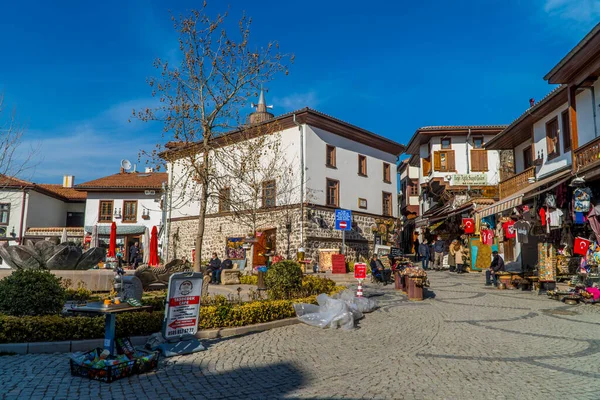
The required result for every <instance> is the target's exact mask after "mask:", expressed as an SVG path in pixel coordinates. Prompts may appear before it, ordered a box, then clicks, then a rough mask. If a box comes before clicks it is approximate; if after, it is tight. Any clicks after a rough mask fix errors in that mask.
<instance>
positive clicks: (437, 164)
mask: <svg viewBox="0 0 600 400" xmlns="http://www.w3.org/2000/svg"><path fill="white" fill-rule="evenodd" d="M441 169H442V162H441V160H440V152H439V151H434V152H433V170H434V171H439V170H441Z"/></svg>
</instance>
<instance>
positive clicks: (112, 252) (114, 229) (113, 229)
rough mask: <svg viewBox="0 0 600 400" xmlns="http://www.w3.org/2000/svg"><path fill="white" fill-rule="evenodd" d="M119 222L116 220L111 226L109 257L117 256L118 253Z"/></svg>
mask: <svg viewBox="0 0 600 400" xmlns="http://www.w3.org/2000/svg"><path fill="white" fill-rule="evenodd" d="M116 250H117V224H115V223H114V222H113V223H112V225H111V226H110V240H109V242H108V254H107V256H108V257H115V256H116V255H117V251H116Z"/></svg>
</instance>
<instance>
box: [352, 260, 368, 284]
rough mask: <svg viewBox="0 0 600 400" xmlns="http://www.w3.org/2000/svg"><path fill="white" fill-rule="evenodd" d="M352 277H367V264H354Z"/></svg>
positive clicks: (359, 278)
mask: <svg viewBox="0 0 600 400" xmlns="http://www.w3.org/2000/svg"><path fill="white" fill-rule="evenodd" d="M354 278H355V279H358V280H361V279H367V264H364V263H356V264H354Z"/></svg>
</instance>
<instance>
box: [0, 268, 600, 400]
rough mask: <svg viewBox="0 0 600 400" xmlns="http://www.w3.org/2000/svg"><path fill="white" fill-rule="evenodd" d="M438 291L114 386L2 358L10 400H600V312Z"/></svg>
mask: <svg viewBox="0 0 600 400" xmlns="http://www.w3.org/2000/svg"><path fill="white" fill-rule="evenodd" d="M430 281H431V291H430V297H429V298H427V299H426V300H425V301H423V302H416V303H415V302H409V301H407V300H406V297H404V296H403V295H401V294H398V293H397V292H395V291H394V290H393V289H392V288H391V287H386V288H382V287H373V286H372V285H367V288H366V293H367V295H369V296H375V297H376V298H377V299H378V300H379V302H380V305H381V308H380V309H379V310H378V311H376V312H373V313H371V314H368V315H367V316H366V317H365V318H364V319H363V320H362V321H361V322H360V324H359V329H356V330H354V331H350V332H345V331H331V330H319V329H317V328H312V327H310V326H306V325H294V326H289V327H285V328H279V329H274V330H271V331H267V332H262V333H256V334H252V335H247V336H243V337H238V338H230V339H227V340H218V341H212V342H206V343H205V344H206V345H207V347H208V349H207V351H204V352H201V353H198V354H195V355H191V356H182V357H175V358H171V359H169V360H168V361H166V362H163V363H161V366H160V369H159V371H158V372H156V373H152V374H147V375H142V376H137V377H134V378H131V379H125V380H121V381H117V382H115V383H112V384H102V383H99V382H93V381H89V380H86V379H81V378H73V377H71V376H70V374H69V370H68V357H67V355H60V354H56V355H27V356H4V357H0V393H2V396H0V398H16V399H27V398H73V399H86V398H94V399H98V398H101V399H107V398H128V399H135V398H144V399H147V398H150V399H155V398H165V399H166V398H176V399H188V398H210V399H216V398H231V399H246V398H254V399H263V398H308V399H325V398H333V399H337V398H350V399H359V398H369V399H370V398H376V399H517V398H518V399H544V398H567V397H568V398H572V399H599V398H600V389H599V388H598V386H597V384H596V383H597V382H598V381H597V379H598V378H600V372H599V371H598V365H597V363H598V359H599V353H600V334H599V332H600V306H591V305H580V306H565V305H563V304H562V303H559V302H556V301H553V300H549V299H548V298H547V297H546V296H538V295H536V294H535V293H531V292H520V291H509V290H505V291H499V290H495V289H488V288H485V287H484V286H483V285H482V283H483V278H482V277H481V276H479V275H475V274H473V275H463V276H455V275H451V274H449V273H448V272H432V273H431V276H430Z"/></svg>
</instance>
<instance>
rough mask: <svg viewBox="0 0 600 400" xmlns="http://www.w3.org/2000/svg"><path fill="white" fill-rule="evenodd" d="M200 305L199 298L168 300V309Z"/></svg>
mask: <svg viewBox="0 0 600 400" xmlns="http://www.w3.org/2000/svg"><path fill="white" fill-rule="evenodd" d="M188 304H200V296H186V297H173V298H172V299H170V300H169V307H177V306H185V305H188Z"/></svg>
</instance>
